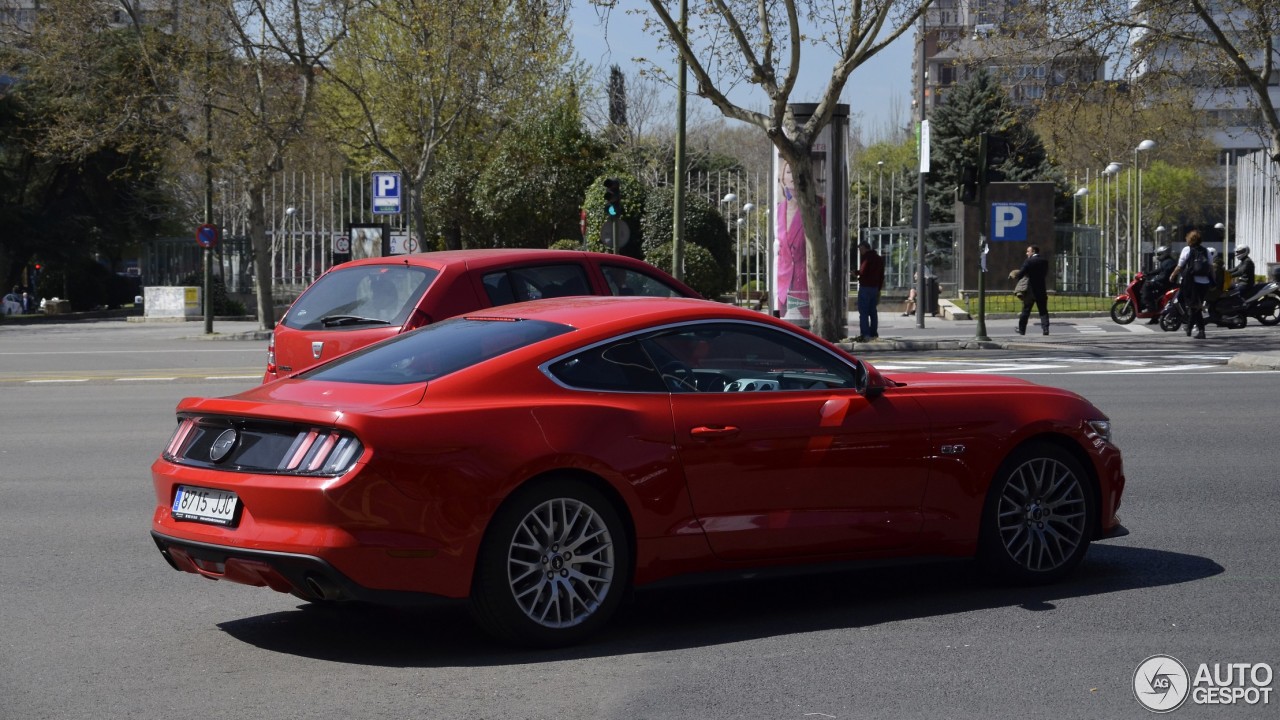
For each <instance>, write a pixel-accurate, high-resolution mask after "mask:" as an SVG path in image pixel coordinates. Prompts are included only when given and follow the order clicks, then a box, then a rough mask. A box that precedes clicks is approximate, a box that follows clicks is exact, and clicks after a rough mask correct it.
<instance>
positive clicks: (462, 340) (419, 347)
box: [299, 318, 573, 385]
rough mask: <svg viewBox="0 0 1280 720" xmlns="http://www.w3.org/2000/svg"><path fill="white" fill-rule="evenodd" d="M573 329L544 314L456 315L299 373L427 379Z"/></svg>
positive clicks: (389, 381)
mask: <svg viewBox="0 0 1280 720" xmlns="http://www.w3.org/2000/svg"><path fill="white" fill-rule="evenodd" d="M572 329H573V328H572V327H570V326H568V325H560V324H558V323H550V322H544V321H542V320H513V319H510V318H454V319H452V320H446V321H444V322H441V323H436V324H434V325H428V326H427V327H424V328H421V329H419V330H415V331H413V332H410V333H406V334H404V335H398V336H396V337H394V338H392V339H390V340H386V341H384V342H381V343H377V344H375V345H370V346H369V347H367V348H365V349H364V350H359V351H356V352H354V353H351V354H350V355H346V356H344V357H342V358H339V359H338V360H335V361H333V362H332V363H329V364H327V365H322V366H320V367H318V368H316V369H314V370H309V371H307V372H305V373H302V375H300V376H299V377H302V378H304V379H307V380H323V381H326V382H349V383H363V384H367V385H403V384H410V383H421V382H428V381H430V380H434V379H436V378H438V377H442V376H444V375H448V374H449V373H453V372H457V371H458V370H462V369H463V368H468V367H471V366H472V365H476V364H479V363H481V362H484V361H485V360H489V359H492V358H495V357H498V356H499V355H503V354H506V353H508V352H511V351H512V350H515V349H517V348H521V347H524V346H526V345H532V344H533V343H536V342H540V341H542V340H546V339H547V338H552V337H555V336H556V335H562V334H564V333H567V332H569V331H570V330H572Z"/></svg>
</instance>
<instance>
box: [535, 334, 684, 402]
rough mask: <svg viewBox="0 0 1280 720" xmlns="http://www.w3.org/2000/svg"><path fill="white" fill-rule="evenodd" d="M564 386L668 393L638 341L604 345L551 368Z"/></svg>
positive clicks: (552, 372)
mask: <svg viewBox="0 0 1280 720" xmlns="http://www.w3.org/2000/svg"><path fill="white" fill-rule="evenodd" d="M548 369H549V370H550V372H551V374H552V375H553V376H555V378H556V379H557V380H559V381H560V382H562V383H564V384H565V385H568V386H570V387H574V388H580V389H582V390H605V391H612V392H666V386H665V385H664V384H663V382H662V379H661V378H660V377H659V376H658V373H657V371H656V370H655V369H654V367H653V365H652V364H650V362H649V357H648V355H646V354H645V352H644V351H643V350H641V349H640V343H639V342H638V341H636V340H623V341H621V342H616V343H610V344H608V345H601V346H599V347H595V348H591V349H590V350H586V351H584V352H581V353H578V354H577V355H574V356H573V357H570V358H566V359H564V360H560V361H558V362H556V363H554V364H552V365H551V367H550V368H548Z"/></svg>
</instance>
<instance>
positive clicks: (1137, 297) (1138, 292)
mask: <svg viewBox="0 0 1280 720" xmlns="http://www.w3.org/2000/svg"><path fill="white" fill-rule="evenodd" d="M1146 282H1147V279H1146V275H1145V274H1144V273H1142V272H1137V273H1134V275H1133V280H1131V281H1129V286H1128V287H1127V288H1125V291H1124V293H1123V294H1121V295H1117V296H1116V301H1115V302H1114V303H1112V304H1111V319H1112V320H1114V321H1116V322H1117V323H1118V324H1120V325H1128V324H1129V323H1131V322H1133V321H1134V319H1135V318H1153V317H1159V316H1161V314H1162V313H1163V312H1164V309H1165V307H1166V306H1168V304H1169V302H1170V301H1171V300H1172V299H1173V298H1174V297H1175V296H1177V294H1178V290H1177V288H1169V289H1168V290H1166V291H1165V292H1164V294H1162V295H1161V296H1160V300H1159V302H1158V303H1157V305H1156V307H1155V308H1153V309H1145V310H1144V309H1143V307H1142V289H1143V285H1145V284H1146Z"/></svg>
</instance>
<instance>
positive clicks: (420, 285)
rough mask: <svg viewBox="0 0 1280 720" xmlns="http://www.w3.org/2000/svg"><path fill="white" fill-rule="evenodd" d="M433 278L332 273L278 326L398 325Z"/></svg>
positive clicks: (431, 274) (366, 271)
mask: <svg viewBox="0 0 1280 720" xmlns="http://www.w3.org/2000/svg"><path fill="white" fill-rule="evenodd" d="M439 274H440V273H439V271H437V270H435V269H433V268H424V267H413V266H409V265H358V266H356V267H349V268H343V269H341V270H335V271H333V272H330V273H327V274H325V275H321V276H320V278H319V279H317V280H316V281H315V282H314V283H313V284H312V285H311V287H309V288H307V291H306V292H304V293H302V295H301V296H299V297H298V299H297V300H296V301H295V302H294V303H293V307H291V308H289V312H288V313H287V314H286V315H285V316H284V320H283V322H282V324H283V325H284V326H285V327H288V328H293V329H295V330H319V329H325V328H328V329H339V328H352V327H370V326H377V325H403V324H404V323H405V321H406V320H408V319H409V313H411V312H413V309H414V308H415V307H417V305H418V301H419V300H420V299H422V296H423V294H424V293H426V291H427V288H428V287H429V286H430V285H431V282H432V281H433V280H435V279H436V276H437V275H439Z"/></svg>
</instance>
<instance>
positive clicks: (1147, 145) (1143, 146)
mask: <svg viewBox="0 0 1280 720" xmlns="http://www.w3.org/2000/svg"><path fill="white" fill-rule="evenodd" d="M1155 146H1156V141H1155V140H1143V141H1142V142H1140V143H1138V146H1137V147H1135V148H1134V149H1133V167H1134V169H1135V170H1137V172H1138V234H1137V237H1136V238H1135V241H1136V243H1135V244H1136V247H1135V248H1134V251H1135V252H1136V254H1137V257H1139V258H1141V257H1142V165H1140V164H1138V153H1139V152H1146V151H1147V150H1150V149H1152V148H1154V147H1155Z"/></svg>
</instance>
